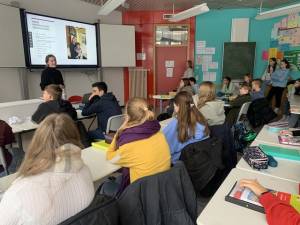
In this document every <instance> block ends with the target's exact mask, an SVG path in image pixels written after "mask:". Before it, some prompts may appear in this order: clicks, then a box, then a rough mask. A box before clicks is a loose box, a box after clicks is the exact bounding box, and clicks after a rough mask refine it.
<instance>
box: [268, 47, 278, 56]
mask: <svg viewBox="0 0 300 225" xmlns="http://www.w3.org/2000/svg"><path fill="white" fill-rule="evenodd" d="M276 57H277V48H270V49H269V58H276Z"/></svg>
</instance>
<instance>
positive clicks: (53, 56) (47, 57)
mask: <svg viewBox="0 0 300 225" xmlns="http://www.w3.org/2000/svg"><path fill="white" fill-rule="evenodd" d="M50 58H54V59H55V61H56V57H55V55H52V54H49V55H47V56H46V58H45V63H46V64H48V62H49V59H50Z"/></svg>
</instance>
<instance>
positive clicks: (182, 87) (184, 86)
mask: <svg viewBox="0 0 300 225" xmlns="http://www.w3.org/2000/svg"><path fill="white" fill-rule="evenodd" d="M181 91H186V92H188V93H190V94H191V95H194V90H193V88H192V86H191V83H190V80H189V78H182V79H181V80H180V83H179V88H178V89H177V93H179V92H181ZM166 112H167V114H168V115H169V117H171V116H172V115H173V113H174V99H171V100H170V101H169V105H168V106H167V110H166Z"/></svg>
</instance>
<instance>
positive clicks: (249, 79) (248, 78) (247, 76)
mask: <svg viewBox="0 0 300 225" xmlns="http://www.w3.org/2000/svg"><path fill="white" fill-rule="evenodd" d="M244 83H246V84H248V86H249V87H251V84H252V75H251V74H250V73H247V74H245V76H244Z"/></svg>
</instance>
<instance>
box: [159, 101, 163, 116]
mask: <svg viewBox="0 0 300 225" xmlns="http://www.w3.org/2000/svg"><path fill="white" fill-rule="evenodd" d="M162 103H163V100H162V99H160V100H159V112H160V113H162V111H163V109H162V108H163V105H162Z"/></svg>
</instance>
